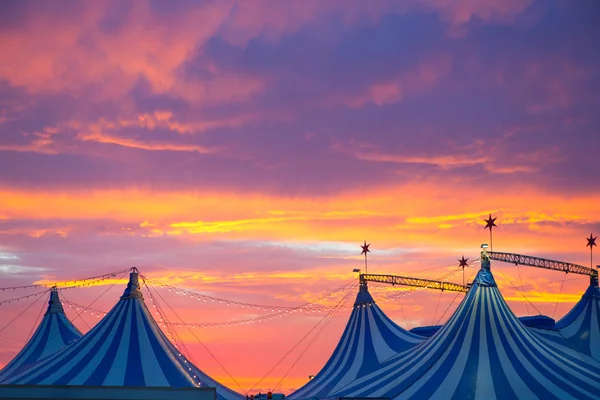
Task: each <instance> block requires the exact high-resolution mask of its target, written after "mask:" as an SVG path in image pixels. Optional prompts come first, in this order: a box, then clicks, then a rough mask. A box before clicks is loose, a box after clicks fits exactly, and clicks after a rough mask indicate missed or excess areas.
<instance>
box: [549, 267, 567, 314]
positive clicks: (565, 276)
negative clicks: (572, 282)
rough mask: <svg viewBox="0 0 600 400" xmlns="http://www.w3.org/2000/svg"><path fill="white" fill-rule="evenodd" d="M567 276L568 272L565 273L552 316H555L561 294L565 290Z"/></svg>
mask: <svg viewBox="0 0 600 400" xmlns="http://www.w3.org/2000/svg"><path fill="white" fill-rule="evenodd" d="M566 278H567V274H566V273H565V275H564V277H563V280H562V282H561V284H560V290H559V291H558V296H556V304H555V305H554V311H553V312H552V318H554V314H556V309H557V308H558V301H559V300H560V295H561V293H562V290H563V285H564V284H565V279H566Z"/></svg>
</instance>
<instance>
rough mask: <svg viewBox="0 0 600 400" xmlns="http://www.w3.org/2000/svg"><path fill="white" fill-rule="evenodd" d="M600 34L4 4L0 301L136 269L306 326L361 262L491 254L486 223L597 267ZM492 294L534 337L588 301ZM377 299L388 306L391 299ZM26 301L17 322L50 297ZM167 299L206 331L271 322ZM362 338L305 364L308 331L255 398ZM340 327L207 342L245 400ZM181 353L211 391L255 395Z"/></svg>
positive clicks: (321, 7) (525, 19) (565, 16)
mask: <svg viewBox="0 0 600 400" xmlns="http://www.w3.org/2000/svg"><path fill="white" fill-rule="evenodd" d="M599 20H600V6H599V4H598V2H597V1H594V0H582V1H577V2H573V1H569V0H556V1H529V0H402V1H384V0H381V1H320V0H315V1H312V0H302V1H300V0H299V1H252V2H244V1H240V2H236V1H228V0H223V1H204V2H201V1H177V2H168V1H158V0H157V1H96V2H73V1H55V0H53V1H44V2H33V1H31V2H30V1H2V2H0V51H1V54H2V61H1V62H0V287H9V286H15V285H26V284H30V283H32V282H54V281H56V280H62V281H64V280H73V279H78V278H83V277H87V276H93V275H98V274H102V273H106V272H111V271H119V270H123V269H126V268H129V267H132V266H137V267H138V268H139V269H140V270H141V271H142V273H143V274H145V275H147V276H148V277H151V278H154V279H157V280H159V281H162V282H165V283H170V284H171V285H174V286H177V287H182V288H187V289H189V290H192V291H195V292H198V293H204V294H209V295H212V296H216V297H220V298H224V299H230V300H235V301H239V302H247V303H260V304H266V305H274V306H288V307H289V306H297V305H300V304H302V303H304V302H307V301H312V300H314V299H316V298H319V297H320V296H323V295H326V294H328V293H330V292H333V291H335V290H336V289H337V288H339V287H341V286H343V285H346V284H347V283H349V282H351V281H352V279H353V278H356V274H354V273H352V270H353V269H354V268H364V258H363V257H361V256H360V251H361V249H360V245H361V244H362V243H363V240H366V241H367V242H370V243H371V247H370V249H371V253H369V272H373V273H395V274H403V275H410V276H418V277H428V278H437V277H441V276H443V275H445V274H448V273H451V272H453V271H456V267H457V265H458V262H457V261H456V260H457V259H458V258H460V257H461V256H462V255H463V254H464V256H465V257H470V258H471V259H473V258H476V257H477V256H478V255H479V247H480V245H481V244H482V243H486V242H488V241H489V231H486V230H484V225H485V223H484V222H483V219H484V218H485V217H487V216H488V214H490V213H491V214H493V215H494V216H496V217H498V219H497V221H496V223H497V225H498V228H495V230H494V238H493V239H494V240H493V244H494V250H498V251H507V252H514V253H522V254H529V255H536V256H541V257H549V258H553V259H559V260H564V261H570V262H576V263H579V264H583V265H587V266H589V265H590V252H589V248H586V246H585V245H586V240H585V238H586V237H587V236H589V235H590V233H591V232H594V234H596V233H600V178H599V177H598V167H599V165H600V164H599V160H600V109H599V104H600V51H598V38H600V25H599V24H598V21H599ZM599 243H600V242H599ZM594 264H600V252H598V256H597V257H596V260H594ZM492 270H493V272H494V273H495V276H496V280H497V282H498V285H499V286H500V289H501V291H502V293H503V295H504V296H505V298H506V299H507V301H508V303H509V305H510V306H511V307H512V309H513V310H514V311H515V313H516V314H517V315H519V316H521V315H535V314H538V313H539V312H540V313H543V314H546V315H549V316H551V317H554V318H555V319H559V318H560V317H562V316H563V315H564V314H565V313H566V312H567V311H568V310H569V309H570V308H571V307H572V305H573V304H574V303H575V302H576V301H577V300H578V299H579V297H580V296H581V294H582V292H583V291H584V290H585V288H586V287H587V285H588V279H587V278H586V277H581V276H576V275H568V276H566V277H565V275H564V274H561V273H556V272H548V271H543V270H538V269H532V268H529V269H528V268H527V267H520V269H517V268H516V267H514V266H512V265H507V264H499V263H494V264H493V266H492ZM474 271H475V268H470V269H467V270H466V271H465V275H466V277H467V278H468V277H469V276H471V275H472V273H473V272H474ZM563 279H564V280H563ZM452 280H453V281H454V282H462V275H460V274H458V275H455V276H454V278H453V279H452ZM112 283H114V281H105V282H103V284H102V285H96V286H94V287H91V288H83V289H71V290H69V291H65V293H64V295H65V296H66V298H67V299H68V300H69V301H72V302H74V303H76V304H82V305H89V304H90V303H92V302H93V301H94V300H96V298H98V296H100V295H102V294H103V293H104V295H103V296H102V297H101V298H100V299H99V300H98V301H96V302H95V303H94V305H93V306H92V308H94V309H98V310H101V311H108V310H109V309H110V308H111V307H112V306H113V305H114V304H115V302H116V301H117V300H118V297H119V296H120V294H121V293H122V290H123V289H124V285H125V283H126V281H124V280H123V281H120V282H118V283H117V284H116V285H114V286H112V287H111V286H110V285H111V284H112ZM514 285H516V286H519V287H520V286H523V292H524V294H525V296H526V297H527V299H529V301H530V302H531V304H530V303H528V302H526V301H525V299H524V298H523V296H521V294H519V291H518V290H516V289H515V287H514ZM371 288H372V290H371V292H372V294H373V296H374V297H375V299H376V300H377V299H384V298H386V297H389V296H390V295H391V294H392V293H393V292H392V291H390V290H389V288H386V287H380V286H377V285H371ZM107 289H108V291H107ZM28 290H29V292H27V291H25V290H15V291H12V290H10V291H4V292H0V301H2V300H6V299H10V298H13V297H18V296H22V295H25V294H28V293H34V292H35V291H37V290H38V289H28ZM156 290H157V291H158V293H160V294H161V295H162V296H163V298H164V302H165V303H168V304H169V305H170V306H171V307H173V309H174V310H175V311H176V312H177V314H178V315H180V316H181V317H182V319H184V320H185V321H186V322H189V323H213V322H214V323H219V322H228V321H233V320H239V319H246V318H252V317H260V316H263V315H268V314H270V313H271V312H270V310H268V312H267V311H264V310H249V309H248V308H239V307H237V308H235V309H234V308H232V307H226V306H224V305H222V304H221V305H219V304H206V303H204V302H198V304H195V303H192V302H190V301H189V296H188V297H184V296H182V295H181V294H175V293H174V292H173V291H171V292H169V291H168V290H167V289H165V288H158V289H156ZM348 291H349V289H346V290H345V291H344V292H343V293H340V294H339V295H337V296H333V297H331V298H328V299H327V300H326V301H324V303H325V305H329V306H332V305H334V304H336V303H338V302H339V301H341V300H342V298H343V296H344V294H347V293H348ZM105 292H106V293H105ZM355 292H356V289H355V288H351V289H350V293H351V294H350V295H349V296H348V302H347V305H351V303H352V302H353V301H354V297H355ZM559 292H560V296H559V295H558V294H559ZM462 296H463V295H459V296H458V298H456V294H454V293H446V292H444V293H440V292H435V291H419V292H418V293H416V294H414V295H412V296H409V297H406V298H401V300H395V301H390V302H384V301H380V302H379V304H380V306H381V308H382V309H383V310H384V311H385V312H386V313H387V314H388V315H390V316H391V317H392V318H393V319H394V320H395V321H396V322H397V323H398V324H400V325H402V326H404V327H406V328H413V327H416V326H420V325H431V324H432V323H435V322H437V321H438V320H440V323H441V322H444V321H445V320H446V319H447V318H448V317H449V316H450V315H451V313H452V311H453V310H454V309H455V308H456V306H457V305H458V303H459V301H460V299H461V298H462ZM453 300H454V301H453ZM32 301H33V300H31V299H25V300H21V301H19V302H18V303H11V304H2V305H0V365H4V364H6V363H7V362H8V361H9V360H10V359H11V358H12V356H14V354H15V353H16V352H17V351H18V350H19V349H20V348H21V346H22V345H23V344H24V342H25V340H26V338H27V335H26V334H27V333H29V332H30V330H31V329H32V326H34V324H35V323H36V321H37V318H38V314H40V311H41V310H42V309H43V308H44V307H45V303H46V298H45V297H44V298H42V300H40V301H38V302H37V303H36V304H34V305H33V306H32V307H31V308H29V309H28V310H27V311H26V312H25V313H24V314H23V315H22V316H21V317H19V318H18V319H17V320H16V321H15V322H13V323H12V324H11V325H10V326H9V327H7V328H6V329H4V330H2V329H3V327H4V325H5V324H6V323H8V322H9V321H10V320H12V319H13V318H15V317H16V316H17V315H18V314H19V313H20V312H21V311H23V310H24V309H25V308H26V307H27V306H29V305H30V304H31V303H32ZM165 307H166V306H165ZM446 310H447V312H445V313H444V311H446ZM349 313H350V311H349V310H342V311H340V312H339V313H338V314H337V315H336V316H335V317H334V318H333V319H332V321H331V323H330V324H329V325H327V327H326V328H325V329H324V330H323V331H322V333H321V334H320V335H318V337H316V339H315V340H314V341H312V342H311V340H312V338H313V336H315V333H316V331H317V330H318V329H319V328H318V327H317V329H315V330H313V331H312V333H311V334H310V336H309V337H308V338H307V339H305V340H304V341H303V342H302V343H301V344H300V346H298V347H297V348H296V349H295V350H294V351H292V352H291V353H290V355H289V356H288V357H286V358H285V359H284V361H283V362H282V363H281V364H280V365H279V366H278V367H277V368H275V369H274V371H273V372H272V373H270V374H269V375H268V376H267V378H266V379H265V380H264V381H263V382H262V383H261V384H260V385H258V386H257V387H256V389H263V390H264V389H270V388H273V387H275V386H276V385H277V383H278V382H279V380H280V379H281V377H283V376H284V375H285V379H284V380H283V381H282V383H281V385H280V386H279V391H283V392H286V393H289V392H290V391H291V389H293V388H298V387H299V386H301V385H302V384H303V383H305V382H306V381H307V377H308V375H310V374H316V373H317V372H318V371H319V369H320V368H321V367H322V366H323V364H324V362H325V361H326V360H327V358H328V356H329V355H330V353H331V352H332V351H333V348H334V346H335V344H336V343H337V340H338V339H339V336H340V334H341V332H342V330H343V327H344V325H345V323H346V321H347V318H348V316H349ZM67 314H68V315H69V317H71V318H75V316H76V315H77V314H75V313H74V312H73V311H72V309H69V307H67ZM169 315H171V317H170V319H172V321H173V322H178V320H177V319H176V318H175V316H174V314H169ZM321 318H322V315H321V316H319V315H317V316H314V315H310V316H307V315H302V314H298V315H291V316H285V317H282V318H278V319H275V320H273V321H266V322H261V323H257V324H255V325H252V326H235V327H227V328H215V329H208V330H203V331H199V333H198V338H199V339H200V340H201V341H202V343H203V344H205V345H206V347H207V348H208V349H209V350H210V351H211V352H212V353H213V354H214V355H215V357H216V358H217V359H218V360H219V362H220V363H221V364H223V366H224V367H225V368H226V369H227V371H229V373H231V374H232V375H233V376H234V377H235V378H236V380H237V381H238V383H239V384H240V385H241V386H242V388H243V389H244V390H248V389H250V388H251V387H252V386H253V385H254V384H255V383H257V381H258V380H259V379H260V378H262V377H263V376H264V375H265V374H267V372H268V371H269V370H270V369H271V367H273V366H274V365H275V363H277V361H279V360H280V358H282V357H283V356H284V354H285V353H287V352H288V351H289V350H290V349H291V348H292V347H293V346H294V345H295V344H296V343H297V342H298V341H300V340H301V339H302V338H303V337H304V336H305V335H306V334H307V333H308V332H309V331H310V330H311V329H312V328H313V327H314V326H315V324H316V323H317V322H319V321H320V319H321ZM97 321H98V318H97V317H93V316H89V315H88V314H84V315H82V316H81V317H80V318H78V319H77V320H76V321H75V324H76V325H77V326H78V327H79V328H80V329H81V330H82V331H87V330H88V329H89V326H93V324H94V323H95V322H97ZM177 332H178V334H179V335H181V337H182V340H184V342H185V343H186V345H187V347H188V349H189V351H190V357H191V359H192V360H193V361H194V362H195V363H196V364H197V365H198V366H199V367H200V368H202V369H204V370H205V371H206V372H207V373H209V374H210V375H212V376H214V377H215V378H217V379H219V380H221V381H222V382H223V383H225V384H227V385H229V386H230V387H232V388H233V389H235V390H238V391H240V392H241V391H242V389H240V388H239V387H238V386H236V385H235V384H234V383H233V381H232V380H231V378H229V377H228V375H227V373H226V372H224V371H223V369H221V368H220V367H219V365H218V363H217V362H215V360H214V359H213V358H211V356H210V355H209V354H208V353H207V352H206V350H205V349H204V348H203V346H202V345H201V344H200V343H198V341H197V340H196V339H195V338H194V337H193V335H191V333H190V332H189V331H188V330H187V329H185V328H182V329H179V330H177ZM309 344H310V345H309ZM305 348H308V350H306V353H305V354H304V356H303V357H301V358H300V360H299V361H298V362H297V364H296V365H295V366H294V367H293V368H292V369H291V370H290V371H289V373H288V370H289V369H290V367H291V366H292V365H293V364H294V362H295V361H296V360H297V358H298V357H299V356H300V354H301V353H302V351H304V349H305ZM286 373H287V375H286Z"/></svg>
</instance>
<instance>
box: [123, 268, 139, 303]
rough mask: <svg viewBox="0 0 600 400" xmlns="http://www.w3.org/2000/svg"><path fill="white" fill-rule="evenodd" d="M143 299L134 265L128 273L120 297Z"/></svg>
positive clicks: (137, 272)
mask: <svg viewBox="0 0 600 400" xmlns="http://www.w3.org/2000/svg"><path fill="white" fill-rule="evenodd" d="M134 298H135V299H143V298H144V296H142V291H141V290H140V281H139V271H138V269H137V268H136V267H133V268H131V272H130V273H129V282H128V283H127V287H126V288H125V291H124V292H123V296H121V299H134Z"/></svg>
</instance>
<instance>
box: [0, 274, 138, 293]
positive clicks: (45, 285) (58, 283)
mask: <svg viewBox="0 0 600 400" xmlns="http://www.w3.org/2000/svg"><path fill="white" fill-rule="evenodd" d="M124 271H125V272H127V271H129V269H126V270H121V271H116V272H109V273H107V274H103V275H96V276H90V277H89V278H82V279H74V280H70V281H60V282H59V281H56V282H54V283H51V282H50V283H37V284H33V285H20V286H8V287H2V288H0V290H2V291H4V290H16V289H29V288H37V287H53V286H57V287H58V286H59V285H66V284H67V283H69V282H75V283H76V282H79V281H83V282H85V281H89V280H96V281H100V280H104V279H108V278H111V277H113V276H116V275H117V274H120V273H121V272H124ZM100 278H102V279H100ZM61 282H63V283H61ZM90 283H93V282H87V283H83V284H80V285H71V286H65V287H62V288H61V289H68V288H72V287H80V286H86V285H88V284H90Z"/></svg>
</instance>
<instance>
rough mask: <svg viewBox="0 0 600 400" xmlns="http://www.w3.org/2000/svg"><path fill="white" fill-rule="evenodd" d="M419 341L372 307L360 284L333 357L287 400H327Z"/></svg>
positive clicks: (373, 304)
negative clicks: (305, 399) (315, 398)
mask: <svg viewBox="0 0 600 400" xmlns="http://www.w3.org/2000/svg"><path fill="white" fill-rule="evenodd" d="M423 340H424V338H423V337H421V336H418V335H415V334H412V333H410V332H408V331H406V330H404V329H403V328H401V327H400V326H398V325H396V324H395V323H394V322H393V321H392V320H391V319H389V318H388V317H387V316H386V315H385V314H384V313H383V311H381V309H380V308H379V307H378V306H377V304H375V301H374V300H373V297H371V294H370V293H369V290H368V287H367V283H366V282H364V283H362V284H361V286H360V289H359V292H358V294H357V296H356V301H355V303H354V309H353V310H352V313H351V314H350V319H349V320H348V323H347V325H346V328H345V329H344V332H343V334H342V337H341V339H340V341H339V343H338V345H337V347H336V348H335V350H334V352H333V354H332V355H331V357H330V358H329V360H328V361H327V363H326V364H325V366H324V367H323V369H322V370H321V371H320V372H319V373H318V374H317V375H316V376H315V377H314V378H313V379H312V380H311V381H309V382H308V383H307V384H306V385H304V386H303V387H302V388H300V389H298V390H297V391H296V392H294V393H292V394H291V395H290V396H289V398H290V399H303V398H310V397H328V396H329V395H330V394H331V393H333V392H335V391H336V390H338V389H339V388H341V387H343V386H345V385H347V384H349V383H350V382H353V381H354V380H355V379H357V378H359V377H362V376H364V375H366V374H368V373H370V372H372V371H374V370H376V369H377V368H378V367H379V365H381V363H382V362H383V361H385V360H387V359H389V358H390V357H392V356H394V355H396V354H398V353H399V352H402V351H405V350H407V349H410V348H412V347H414V346H416V345H417V344H419V343H421V342H422V341H423Z"/></svg>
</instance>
